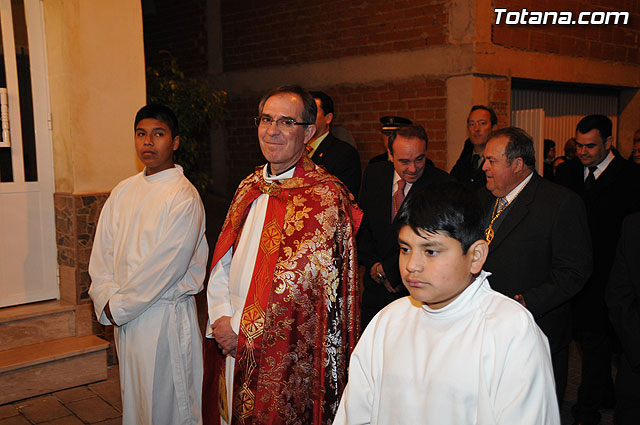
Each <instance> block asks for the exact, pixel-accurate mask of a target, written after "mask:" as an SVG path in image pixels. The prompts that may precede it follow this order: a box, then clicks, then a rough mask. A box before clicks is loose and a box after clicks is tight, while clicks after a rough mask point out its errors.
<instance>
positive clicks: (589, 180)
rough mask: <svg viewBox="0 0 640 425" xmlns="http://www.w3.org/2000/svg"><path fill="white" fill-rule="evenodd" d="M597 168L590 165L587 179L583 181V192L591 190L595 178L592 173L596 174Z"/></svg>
mask: <svg viewBox="0 0 640 425" xmlns="http://www.w3.org/2000/svg"><path fill="white" fill-rule="evenodd" d="M597 168H598V167H597V166H595V165H592V166H591V167H589V174H588V175H587V179H586V180H585V181H584V189H585V190H591V189H593V186H594V185H595V184H596V176H595V174H594V173H595V172H596V169H597Z"/></svg>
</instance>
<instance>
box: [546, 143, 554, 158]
mask: <svg viewBox="0 0 640 425" xmlns="http://www.w3.org/2000/svg"><path fill="white" fill-rule="evenodd" d="M555 147H556V142H554V141H553V140H551V139H544V157H545V159H546V158H547V155H549V151H550V150H551V148H555Z"/></svg>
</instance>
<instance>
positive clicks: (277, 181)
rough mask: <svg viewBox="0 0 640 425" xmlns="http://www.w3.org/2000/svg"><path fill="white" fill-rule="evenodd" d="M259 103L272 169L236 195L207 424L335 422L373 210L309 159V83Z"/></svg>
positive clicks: (224, 253)
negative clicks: (361, 249) (360, 244)
mask: <svg viewBox="0 0 640 425" xmlns="http://www.w3.org/2000/svg"><path fill="white" fill-rule="evenodd" d="M258 109H259V116H258V117H257V118H256V125H257V126H258V139H259V141H260V148H261V150H262V153H263V155H264V156H265V158H266V159H267V164H266V165H265V166H263V167H259V168H258V169H257V170H256V171H255V172H254V173H252V174H251V175H249V176H248V177H247V178H245V179H244V180H243V181H242V183H240V186H239V187H238V190H237V191H236V195H235V197H234V199H233V202H232V204H231V207H230V209H229V212H228V214H227V219H226V221H225V224H224V226H223V228H222V232H221V234H220V237H219V238H218V243H217V245H216V248H215V252H214V255H213V262H212V264H213V269H212V272H211V277H210V279H209V286H208V289H207V300H208V313H209V314H208V316H209V322H208V325H207V331H206V336H207V341H206V346H205V373H204V388H203V391H204V397H203V414H204V420H205V423H206V424H211V423H223V424H224V423H230V422H231V421H233V423H242V422H243V421H246V420H251V419H252V418H253V419H255V420H256V421H258V422H260V423H304V424H321V423H322V424H326V423H330V422H331V421H332V420H333V416H334V414H335V411H336V409H337V407H338V403H339V401H340V396H341V394H342V390H343V388H344V385H345V383H346V378H347V362H348V359H349V356H350V354H351V351H352V350H353V348H354V346H355V342H356V339H357V337H358V334H359V310H358V285H357V263H356V253H355V242H354V236H355V234H356V232H357V229H358V227H359V225H360V221H361V218H362V212H361V211H360V210H359V209H358V207H357V205H356V204H355V203H354V202H353V201H351V200H350V197H349V192H348V190H347V188H346V187H345V185H344V184H343V183H342V182H340V180H338V179H337V178H336V177H334V176H333V175H331V174H329V173H327V172H326V171H325V170H324V169H323V168H321V167H319V166H317V165H315V164H314V163H313V161H311V160H310V159H309V158H308V157H307V155H305V154H304V152H305V144H306V143H307V142H308V141H309V140H310V139H311V137H313V134H314V132H315V125H314V122H315V119H316V113H317V107H316V103H315V101H314V99H313V97H311V95H310V94H309V93H308V92H307V91H306V90H304V89H302V88H301V87H299V86H281V87H277V88H275V89H273V90H271V91H270V92H269V93H267V94H266V95H265V96H264V97H263V98H262V100H261V101H260V104H259V107H258Z"/></svg>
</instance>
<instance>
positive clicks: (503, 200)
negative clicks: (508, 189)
mask: <svg viewBox="0 0 640 425" xmlns="http://www.w3.org/2000/svg"><path fill="white" fill-rule="evenodd" d="M507 205H509V202H507V198H498V208H497V209H496V214H500V213H501V212H502V210H504V209H505V208H507Z"/></svg>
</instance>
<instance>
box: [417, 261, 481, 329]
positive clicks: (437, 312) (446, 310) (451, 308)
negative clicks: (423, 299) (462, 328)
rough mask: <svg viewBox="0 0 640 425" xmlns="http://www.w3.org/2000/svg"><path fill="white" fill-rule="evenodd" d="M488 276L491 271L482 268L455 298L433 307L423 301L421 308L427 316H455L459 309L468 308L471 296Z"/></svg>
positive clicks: (444, 317)
mask: <svg viewBox="0 0 640 425" xmlns="http://www.w3.org/2000/svg"><path fill="white" fill-rule="evenodd" d="M489 276H491V273H489V272H487V271H484V270H482V271H481V272H480V274H479V275H478V276H477V277H476V278H475V279H474V280H473V282H471V284H470V285H469V286H467V287H466V288H465V289H464V291H462V292H461V293H460V295H458V296H457V297H456V299H454V300H453V301H451V302H450V303H449V304H447V305H445V306H444V307H442V308H438V309H433V308H431V307H429V306H428V305H427V304H425V303H423V304H422V308H423V310H425V311H426V312H427V313H428V314H429V316H431V317H433V318H435V319H446V318H448V317H451V316H455V315H456V314H458V312H459V311H461V310H462V311H466V310H467V309H468V308H469V307H468V306H469V305H470V304H471V303H472V298H473V297H474V296H475V294H476V293H477V292H478V290H479V289H480V288H481V287H482V285H483V283H484V282H485V281H486V280H487V277H489Z"/></svg>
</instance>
